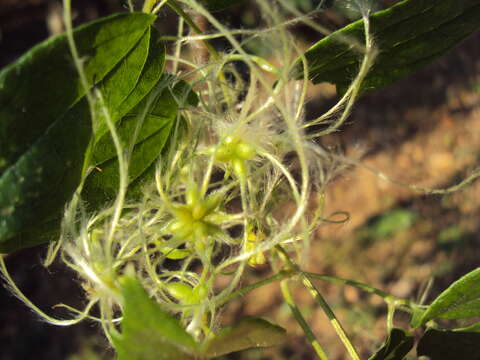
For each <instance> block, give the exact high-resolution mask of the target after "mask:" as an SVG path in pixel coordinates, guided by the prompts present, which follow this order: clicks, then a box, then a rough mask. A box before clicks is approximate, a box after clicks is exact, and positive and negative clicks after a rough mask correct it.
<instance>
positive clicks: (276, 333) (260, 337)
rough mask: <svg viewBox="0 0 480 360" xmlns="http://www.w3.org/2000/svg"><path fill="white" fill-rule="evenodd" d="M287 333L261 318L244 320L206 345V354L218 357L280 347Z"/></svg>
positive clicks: (223, 330) (221, 332) (225, 330)
mask: <svg viewBox="0 0 480 360" xmlns="http://www.w3.org/2000/svg"><path fill="white" fill-rule="evenodd" d="M285 335H286V331H285V329H283V328H281V327H280V326H277V325H273V324H271V323H269V322H268V321H266V320H263V319H260V318H243V319H242V320H240V322H239V323H238V325H236V326H234V327H231V328H225V329H222V330H221V331H220V333H219V334H218V335H217V336H215V337H214V338H213V339H212V340H210V341H209V342H208V343H207V344H206V345H205V350H204V354H205V356H207V357H216V356H221V355H225V354H230V353H232V352H235V351H240V350H246V349H250V348H257V347H267V346H275V345H280V344H282V343H283V342H284V341H285Z"/></svg>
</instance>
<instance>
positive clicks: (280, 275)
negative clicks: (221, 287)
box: [215, 271, 297, 307]
mask: <svg viewBox="0 0 480 360" xmlns="http://www.w3.org/2000/svg"><path fill="white" fill-rule="evenodd" d="M295 275H297V274H296V273H292V272H287V271H280V272H279V273H277V274H275V275H273V276H271V277H269V278H266V279H263V280H260V281H258V282H256V283H253V284H251V285H248V286H245V287H243V288H241V289H238V290H236V291H234V292H232V293H231V294H229V295H228V296H225V297H224V298H222V299H219V300H218V301H217V302H216V304H215V306H218V307H219V306H222V305H225V304H226V303H228V302H229V301H231V300H233V299H235V298H236V297H239V296H243V295H245V294H248V293H249V292H250V291H252V290H255V289H258V288H260V287H262V286H264V285H267V284H270V283H272V282H275V281H281V280H285V279H288V278H291V277H292V276H295Z"/></svg>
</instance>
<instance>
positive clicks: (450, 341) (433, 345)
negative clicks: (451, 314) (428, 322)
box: [417, 329, 480, 360]
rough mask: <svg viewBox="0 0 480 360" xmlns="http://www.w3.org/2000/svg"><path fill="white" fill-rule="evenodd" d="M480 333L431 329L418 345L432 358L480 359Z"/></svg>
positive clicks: (424, 353)
mask: <svg viewBox="0 0 480 360" xmlns="http://www.w3.org/2000/svg"><path fill="white" fill-rule="evenodd" d="M479 344H480V334H479V333H475V332H454V331H444V330H435V329H429V330H428V331H427V332H426V333H425V334H424V335H423V337H422V338H421V339H420V342H419V343H418V346H417V355H418V356H428V358H429V359H430V360H446V359H455V360H480V346H479Z"/></svg>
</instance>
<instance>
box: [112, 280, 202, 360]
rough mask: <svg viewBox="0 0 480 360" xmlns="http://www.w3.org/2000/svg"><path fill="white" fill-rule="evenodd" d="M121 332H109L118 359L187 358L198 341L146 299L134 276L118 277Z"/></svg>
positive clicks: (160, 359)
mask: <svg viewBox="0 0 480 360" xmlns="http://www.w3.org/2000/svg"><path fill="white" fill-rule="evenodd" d="M122 294H123V298H124V305H123V320H122V324H121V329H122V332H121V334H118V333H116V334H115V333H114V334H113V344H114V347H115V349H116V351H117V353H118V359H119V360H172V359H175V360H183V359H191V358H192V356H191V354H195V353H196V352H197V348H198V345H197V343H196V342H195V340H194V339H193V338H192V337H191V336H190V334H188V333H187V332H186V331H185V329H184V328H183V327H182V325H181V324H180V323H179V321H178V320H177V319H175V318H174V317H173V316H172V315H170V314H169V313H167V312H165V311H163V310H162V309H161V308H160V305H159V304H158V303H156V302H155V301H153V300H152V299H150V297H149V296H148V294H147V292H146V291H145V290H144V289H143V287H142V285H141V284H140V283H139V282H138V281H137V280H135V279H132V278H128V277H125V278H123V279H122Z"/></svg>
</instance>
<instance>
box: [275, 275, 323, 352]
mask: <svg viewBox="0 0 480 360" xmlns="http://www.w3.org/2000/svg"><path fill="white" fill-rule="evenodd" d="M287 281H288V280H283V281H282V282H281V283H280V288H281V290H282V295H283V298H284V299H285V302H286V303H287V305H288V307H289V308H290V311H291V312H292V315H293V316H294V317H295V320H297V322H298V324H299V325H300V326H301V328H302V329H303V332H304V333H305V335H306V337H307V339H308V341H309V342H310V344H311V345H312V347H313V349H314V350H315V353H316V354H317V356H318V358H319V359H321V360H328V356H327V354H326V353H325V351H324V350H323V348H322V346H321V345H320V343H319V342H318V340H317V338H316V336H315V334H314V333H313V331H312V329H311V328H310V326H309V325H308V323H307V321H306V320H305V318H304V317H303V315H302V313H301V311H300V309H299V308H298V306H297V304H295V301H294V300H293V297H292V294H291V293H290V289H289V288H288V283H287Z"/></svg>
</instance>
